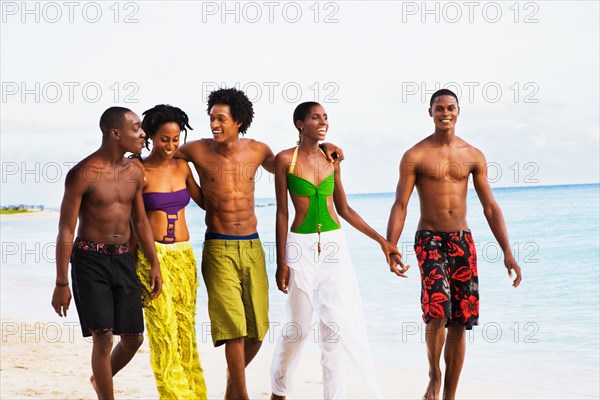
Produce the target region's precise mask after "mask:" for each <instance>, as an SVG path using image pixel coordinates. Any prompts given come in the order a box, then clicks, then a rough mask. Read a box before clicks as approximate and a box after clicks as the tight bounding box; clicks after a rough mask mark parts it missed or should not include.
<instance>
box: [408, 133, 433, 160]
mask: <svg viewBox="0 0 600 400" xmlns="http://www.w3.org/2000/svg"><path fill="white" fill-rule="evenodd" d="M431 139H432V136H428V137H426V138H425V139H423V140H421V141H419V142H418V143H416V144H415V145H414V146H413V147H411V148H410V149H408V150H406V152H404V155H403V156H402V161H405V162H406V161H408V162H417V161H421V160H422V159H423V157H424V156H425V155H426V154H427V152H429V151H431V148H432V147H434V144H433V141H432V140H431Z"/></svg>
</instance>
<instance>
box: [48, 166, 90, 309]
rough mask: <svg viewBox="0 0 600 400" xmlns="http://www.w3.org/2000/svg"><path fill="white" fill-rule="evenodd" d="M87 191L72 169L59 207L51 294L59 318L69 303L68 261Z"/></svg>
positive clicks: (83, 181)
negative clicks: (53, 280) (54, 280)
mask: <svg viewBox="0 0 600 400" xmlns="http://www.w3.org/2000/svg"><path fill="white" fill-rule="evenodd" d="M86 190H87V184H86V180H85V179H82V176H81V170H80V169H79V168H74V169H72V170H71V171H69V173H68V174H67V177H66V180H65V194H64V195H63V199H62V204H61V206H60V218H59V222H58V237H57V238H56V283H55V286H54V292H53V294H52V307H53V308H54V311H56V313H57V314H58V315H59V316H61V317H66V316H67V310H68V309H69V304H70V303H71V290H70V289H69V259H70V258H71V252H72V251H73V239H74V237H75V226H76V225H77V218H78V216H79V209H80V208H81V200H82V198H83V195H84V193H85V191H86Z"/></svg>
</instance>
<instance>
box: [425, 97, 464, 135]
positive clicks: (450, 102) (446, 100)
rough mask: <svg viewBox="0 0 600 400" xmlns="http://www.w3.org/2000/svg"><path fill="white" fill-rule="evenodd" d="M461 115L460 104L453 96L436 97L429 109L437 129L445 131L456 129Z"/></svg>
mask: <svg viewBox="0 0 600 400" xmlns="http://www.w3.org/2000/svg"><path fill="white" fill-rule="evenodd" d="M459 113H460V108H459V107H458V102H457V101H456V99H455V98H454V97H452V96H439V97H436V98H435V100H434V102H433V104H432V105H431V108H430V109H429V115H430V116H431V117H432V118H433V123H434V124H435V127H436V129H439V130H444V131H445V130H449V129H453V128H454V127H455V125H456V121H457V119H458V114H459Z"/></svg>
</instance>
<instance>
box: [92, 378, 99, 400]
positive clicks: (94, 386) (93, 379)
mask: <svg viewBox="0 0 600 400" xmlns="http://www.w3.org/2000/svg"><path fill="white" fill-rule="evenodd" d="M90 383H91V384H92V387H93V388H94V392H96V395H98V388H97V387H96V378H94V375H92V376H90ZM98 398H100V396H98Z"/></svg>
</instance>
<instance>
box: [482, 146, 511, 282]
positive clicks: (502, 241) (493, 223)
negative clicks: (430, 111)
mask: <svg viewBox="0 0 600 400" xmlns="http://www.w3.org/2000/svg"><path fill="white" fill-rule="evenodd" d="M474 151H476V159H477V163H476V164H475V165H474V167H473V171H472V172H473V185H474V186H475V191H476V192H477V196H478V197H479V201H480V202H481V205H482V206H483V214H484V215H485V218H486V219H487V222H488V224H489V226H490V229H491V230H492V233H493V234H494V237H495V238H496V240H497V241H498V244H499V245H500V248H501V249H502V252H503V253H504V265H505V266H506V269H507V271H508V276H509V277H511V278H512V273H513V271H514V272H515V274H516V277H515V279H514V281H513V286H514V287H517V286H519V283H521V279H522V277H521V267H519V265H518V264H517V262H516V261H515V258H514V257H513V254H512V251H511V249H510V242H509V240H508V232H507V230H506V224H505V223H504V216H503V215H502V210H501V209H500V206H499V205H498V203H496V200H495V199H494V195H493V193H492V188H491V187H490V184H489V183H488V179H487V162H486V160H485V156H484V155H483V153H482V152H481V151H479V150H477V149H474Z"/></svg>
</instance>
